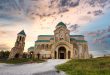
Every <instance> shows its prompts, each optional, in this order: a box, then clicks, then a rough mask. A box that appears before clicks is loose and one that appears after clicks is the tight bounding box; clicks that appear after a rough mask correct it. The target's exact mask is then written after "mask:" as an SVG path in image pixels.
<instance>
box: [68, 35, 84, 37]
mask: <svg viewBox="0 0 110 75" xmlns="http://www.w3.org/2000/svg"><path fill="white" fill-rule="evenodd" d="M70 36H71V37H84V35H70Z"/></svg>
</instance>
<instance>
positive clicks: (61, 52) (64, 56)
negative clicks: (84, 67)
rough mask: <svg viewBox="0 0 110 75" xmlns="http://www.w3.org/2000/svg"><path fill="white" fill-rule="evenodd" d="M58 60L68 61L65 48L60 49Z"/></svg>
mask: <svg viewBox="0 0 110 75" xmlns="http://www.w3.org/2000/svg"><path fill="white" fill-rule="evenodd" d="M58 58H59V59H66V48H65V47H60V48H59V49H58Z"/></svg>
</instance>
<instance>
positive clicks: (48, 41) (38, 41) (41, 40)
mask: <svg viewBox="0 0 110 75" xmlns="http://www.w3.org/2000/svg"><path fill="white" fill-rule="evenodd" d="M36 42H50V40H37V41H36Z"/></svg>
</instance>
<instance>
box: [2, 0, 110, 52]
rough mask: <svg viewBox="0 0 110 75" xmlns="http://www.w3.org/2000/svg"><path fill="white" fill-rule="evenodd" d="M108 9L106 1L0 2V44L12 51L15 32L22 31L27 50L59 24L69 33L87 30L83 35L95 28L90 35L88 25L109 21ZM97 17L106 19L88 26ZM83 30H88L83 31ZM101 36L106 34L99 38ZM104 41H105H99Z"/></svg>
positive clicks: (48, 0)
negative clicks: (61, 22)
mask: <svg viewBox="0 0 110 75" xmlns="http://www.w3.org/2000/svg"><path fill="white" fill-rule="evenodd" d="M109 9H110V0H0V35H1V38H0V40H1V41H0V44H2V45H4V46H6V45H8V46H9V47H10V48H12V47H13V46H14V42H15V41H16V37H17V33H18V32H20V31H21V30H22V29H24V30H25V32H26V34H27V37H26V46H25V50H27V49H28V48H29V47H30V46H34V41H36V39H37V36H38V35H40V34H42V35H43V34H53V31H54V29H55V26H56V25H57V23H58V22H60V21H63V22H64V23H66V24H67V27H68V28H69V29H70V30H71V32H72V33H71V34H74V33H78V34H80V33H83V31H86V30H88V31H87V32H86V33H88V34H92V33H93V34H94V33H95V31H97V29H96V30H94V31H93V32H91V31H89V30H91V28H90V27H88V26H94V27H95V26H96V25H102V26H104V25H105V24H103V23H108V21H107V22H106V21H104V20H108V19H109V18H108V16H109V15H108V16H106V12H107V11H108V10H109ZM108 14H109V13H108ZM101 16H106V18H105V19H103V20H102V21H100V22H103V23H101V24H100V22H99V23H95V24H92V25H90V24H89V23H93V22H94V21H95V20H97V19H99V18H100V17H101ZM84 27H85V28H87V27H88V29H86V30H85V29H83V28H84ZM99 27H100V26H99ZM93 29H95V28H93ZM93 29H92V30H93ZM105 30H106V29H105ZM77 31H78V32H77ZM88 36H90V35H87V37H88ZM7 37H8V38H7ZM105 37H108V35H107V36H103V37H100V38H99V39H102V38H105ZM92 39H94V38H92ZM87 40H88V39H87ZM108 40H109V39H108V38H105V40H104V41H103V42H105V41H108ZM88 41H91V40H88ZM108 44H109V43H108ZM108 44H107V45H108ZM91 45H93V43H90V47H91ZM6 48H7V47H6Z"/></svg>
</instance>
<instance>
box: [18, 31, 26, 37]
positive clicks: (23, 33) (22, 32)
mask: <svg viewBox="0 0 110 75" xmlns="http://www.w3.org/2000/svg"><path fill="white" fill-rule="evenodd" d="M18 34H22V35H25V36H26V34H25V32H24V30H22V31H21V32H19V33H18Z"/></svg>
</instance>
